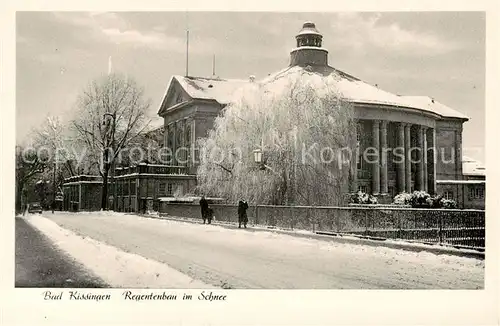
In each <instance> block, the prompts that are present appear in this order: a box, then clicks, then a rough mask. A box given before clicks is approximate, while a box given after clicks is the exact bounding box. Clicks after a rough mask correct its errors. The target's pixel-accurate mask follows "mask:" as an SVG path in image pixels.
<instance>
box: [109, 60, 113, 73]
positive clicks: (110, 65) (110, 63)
mask: <svg viewBox="0 0 500 326" xmlns="http://www.w3.org/2000/svg"><path fill="white" fill-rule="evenodd" d="M112 68H113V64H112V62H111V56H109V58H108V76H109V75H111V72H112Z"/></svg>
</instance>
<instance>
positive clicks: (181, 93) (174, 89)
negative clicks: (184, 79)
mask: <svg viewBox="0 0 500 326" xmlns="http://www.w3.org/2000/svg"><path fill="white" fill-rule="evenodd" d="M189 100H191V97H190V96H189V95H188V93H187V92H186V91H185V90H184V88H183V87H182V85H181V84H180V83H179V82H178V81H177V79H175V78H172V79H171V81H170V84H169V86H168V90H167V93H166V94H165V97H164V98H163V101H162V104H161V107H160V110H159V112H158V113H159V114H160V112H162V111H164V110H167V109H168V108H170V107H172V106H174V105H176V104H179V103H182V102H185V101H189Z"/></svg>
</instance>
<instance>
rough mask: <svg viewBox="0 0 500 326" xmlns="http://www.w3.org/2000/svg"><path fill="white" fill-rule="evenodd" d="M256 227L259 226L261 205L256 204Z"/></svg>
mask: <svg viewBox="0 0 500 326" xmlns="http://www.w3.org/2000/svg"><path fill="white" fill-rule="evenodd" d="M255 225H259V205H258V204H255Z"/></svg>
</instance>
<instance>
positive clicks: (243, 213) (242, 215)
mask: <svg viewBox="0 0 500 326" xmlns="http://www.w3.org/2000/svg"><path fill="white" fill-rule="evenodd" d="M247 209H248V204H247V202H246V201H244V200H240V202H239V203H238V228H239V229H241V224H243V226H244V227H245V229H246V228H247V223H248V217H247Z"/></svg>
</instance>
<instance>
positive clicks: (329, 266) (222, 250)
mask: <svg viewBox="0 0 500 326" xmlns="http://www.w3.org/2000/svg"><path fill="white" fill-rule="evenodd" d="M47 217H49V218H50V219H51V220H53V221H55V222H56V223H58V224H59V225H60V226H61V227H63V228H66V229H71V230H72V231H74V232H76V233H77V234H81V235H85V236H90V237H92V238H94V239H96V240H99V241H101V242H104V243H107V244H109V245H112V246H115V247H117V248H120V249H122V250H125V251H127V252H134V253H136V254H138V255H141V256H143V257H147V258H149V259H152V260H154V261H157V262H162V263H165V264H167V265H168V266H171V267H172V268H175V269H176V270H179V271H181V272H183V273H185V274H187V275H189V276H190V277H192V278H193V279H198V280H202V281H203V282H205V283H206V284H213V285H216V286H229V287H230V288H270V289H273V288H287V289H290V288H301V289H312V288H322V289H342V288H355V289H376V288H383V289H384V288H385V289H387V288H391V289H421V288H429V289H439V288H442V289H478V288H483V287H484V264H485V262H484V260H481V259H475V258H467V257H458V256H453V255H444V254H439V255H438V254H435V253H430V252H426V251H420V252H414V251H407V250H398V249H392V248H387V247H384V246H377V247H375V246H368V245H363V243H362V242H360V244H352V243H341V242H336V241H335V240H331V241H325V240H319V239H314V238H304V237H298V236H293V235H288V234H282V233H278V232H272V231H268V232H266V231H262V230H259V231H256V230H254V229H253V228H249V229H247V230H244V229H237V228H236V229H235V228H227V227H222V226H218V225H203V224H198V223H189V222H179V221H173V220H167V219H158V218H156V219H153V218H145V217H141V216H137V215H128V214H116V213H112V212H104V213H90V214H71V213H59V214H55V215H51V214H49V215H47Z"/></svg>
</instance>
